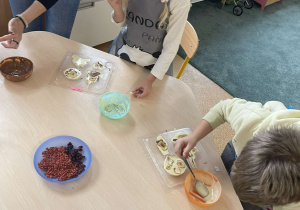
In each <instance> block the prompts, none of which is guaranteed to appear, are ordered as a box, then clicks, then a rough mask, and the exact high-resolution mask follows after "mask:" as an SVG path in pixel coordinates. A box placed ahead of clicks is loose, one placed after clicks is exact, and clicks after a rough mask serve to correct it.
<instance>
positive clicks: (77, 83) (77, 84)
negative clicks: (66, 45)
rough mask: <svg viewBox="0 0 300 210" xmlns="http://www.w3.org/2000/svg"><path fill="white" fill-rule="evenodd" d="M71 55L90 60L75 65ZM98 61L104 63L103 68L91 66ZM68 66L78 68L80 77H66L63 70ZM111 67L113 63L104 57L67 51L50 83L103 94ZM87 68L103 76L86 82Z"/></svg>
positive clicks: (110, 74) (111, 70) (111, 71)
mask: <svg viewBox="0 0 300 210" xmlns="http://www.w3.org/2000/svg"><path fill="white" fill-rule="evenodd" d="M73 55H77V56H78V57H80V58H88V59H90V61H89V62H88V63H87V64H86V65H85V66H83V67H77V66H76V65H75V64H74V63H73V58H72V56H73ZM98 61H100V62H102V63H103V64H104V69H102V70H100V69H97V68H94V67H93V64H94V63H96V62H98ZM68 68H75V69H78V70H80V71H81V73H82V74H81V76H80V78H79V79H76V80H72V79H68V78H67V77H66V76H65V75H64V70H66V69H68ZM113 69H114V65H113V63H112V62H110V61H107V60H105V59H102V58H98V57H93V56H89V55H84V54H81V53H74V52H68V53H67V54H66V56H65V59H64V60H63V62H62V64H61V66H60V67H59V69H58V71H57V72H56V73H55V75H54V77H53V78H52V81H51V82H50V84H51V85H58V86H62V87H66V88H70V89H71V87H74V88H76V89H77V90H78V89H81V90H80V91H85V92H90V93H95V94H103V93H104V92H105V91H106V89H107V86H108V84H109V81H110V79H111V76H112V73H113ZM88 70H92V71H97V72H100V73H101V74H102V75H103V76H102V77H101V78H100V79H99V80H98V81H96V82H94V83H90V84H88V82H87V80H86V76H87V71H88Z"/></svg>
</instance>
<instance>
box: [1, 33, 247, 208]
mask: <svg viewBox="0 0 300 210" xmlns="http://www.w3.org/2000/svg"><path fill="white" fill-rule="evenodd" d="M99 36H101V34H100V35H99ZM67 51H71V52H79V53H83V54H86V55H91V56H95V57H102V58H104V59H106V60H110V61H112V62H113V63H114V65H115V66H116V72H115V75H114V77H113V79H112V80H111V84H110V86H109V91H119V92H122V93H127V92H128V91H129V90H131V89H132V88H133V87H135V86H136V85H137V84H138V83H139V82H140V81H142V80H143V79H144V78H145V77H146V75H147V73H148V72H147V71H146V70H144V69H142V68H140V67H138V66H136V65H133V64H131V63H128V62H125V61H123V60H121V59H119V58H116V57H114V56H112V55H109V54H107V53H104V52H101V51H99V50H96V49H93V48H91V47H88V46H85V45H82V44H79V43H77V42H74V41H72V40H68V39H65V38H62V37H59V36H57V35H54V34H51V33H47V32H32V33H27V34H25V35H24V36H23V40H22V42H21V46H20V47H19V49H17V50H11V49H10V50H8V49H4V48H3V47H2V46H0V60H2V59H4V58H5V57H9V56H17V55H18V56H24V57H27V58H29V59H31V60H32V61H33V64H34V72H33V74H32V76H31V77H30V78H29V79H28V80H26V81H24V82H20V83H13V82H10V81H6V80H4V79H3V77H2V76H1V82H3V83H2V87H1V88H0V96H1V97H0V122H1V126H0V157H1V161H0V167H1V177H0V186H1V190H0V209H31V210H32V209H55V210H58V209H164V210H165V209H201V208H200V207H198V206H195V205H194V204H192V203H191V202H189V201H188V199H187V197H186V195H185V193H184V189H183V187H180V188H177V189H174V190H171V191H170V192H168V193H166V191H165V190H164V187H163V186H162V182H161V180H160V179H161V177H159V176H158V174H157V171H155V169H154V167H153V166H152V165H151V162H149V160H148V158H147V156H146V154H145V151H144V150H143V148H142V146H143V144H142V143H141V141H142V137H143V136H146V135H154V134H157V133H159V132H163V131H164V130H166V129H173V128H181V127H185V126H187V127H190V128H191V129H193V128H194V127H195V126H196V125H197V123H198V122H199V121H200V119H201V113H200V110H199V108H198V107H197V103H196V101H195V98H194V96H193V94H192V91H191V90H190V88H189V87H188V86H187V85H186V84H184V83H183V82H182V81H180V80H177V79H175V78H173V77H168V76H166V77H165V78H164V79H163V80H162V81H156V82H155V85H154V87H153V91H152V94H151V95H150V96H149V97H147V98H144V99H136V98H133V97H131V98H130V99H131V102H132V106H131V110H130V112H129V114H128V115H127V116H126V117H125V118H123V119H120V120H110V119H108V118H106V117H104V116H103V115H101V114H100V111H99V109H98V99H99V95H94V94H89V93H83V92H76V91H72V90H70V89H67V88H61V87H58V86H53V85H50V84H49V82H50V80H51V77H52V76H53V74H54V72H55V71H56V70H57V69H58V68H59V66H60V64H61V62H62V60H63V58H64V56H65V53H66V52H67ZM62 134H65V135H72V136H75V137H78V138H80V139H82V140H83V141H85V142H86V143H87V144H88V145H89V147H90V149H91V151H92V156H93V160H92V164H91V167H90V169H89V170H88V171H87V173H86V174H85V175H84V176H83V177H81V178H80V179H78V180H76V181H73V182H69V183H65V184H57V183H51V182H48V181H46V180H44V179H42V178H41V177H40V176H39V175H38V174H37V173H36V171H35V169H34V166H33V155H34V152H35V150H36V149H37V147H38V146H39V145H40V144H41V143H42V142H43V141H44V140H46V139H47V138H49V137H52V136H56V135H62ZM203 146H204V148H205V149H206V151H207V154H209V158H210V161H211V163H212V164H213V165H214V166H218V167H219V168H220V171H219V172H216V171H211V172H213V173H214V175H215V176H216V177H217V178H218V179H219V180H220V182H221V185H222V189H223V193H222V196H221V198H220V200H219V201H218V202H217V203H216V204H215V205H213V206H211V207H206V208H205V209H218V210H219V209H230V210H233V209H242V207H241V204H240V202H239V200H238V198H237V196H236V194H235V192H234V190H233V187H232V185H231V182H230V179H229V177H228V175H227V174H226V171H225V168H224V166H223V164H222V162H221V159H220V157H219V154H218V152H217V149H216V147H215V145H214V143H213V141H212V139H211V137H210V136H208V137H207V138H206V139H205V140H204V141H203Z"/></svg>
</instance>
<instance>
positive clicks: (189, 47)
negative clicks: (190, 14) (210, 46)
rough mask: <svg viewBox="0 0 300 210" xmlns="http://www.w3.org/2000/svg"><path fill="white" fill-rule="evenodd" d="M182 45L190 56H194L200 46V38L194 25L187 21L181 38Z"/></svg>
mask: <svg viewBox="0 0 300 210" xmlns="http://www.w3.org/2000/svg"><path fill="white" fill-rule="evenodd" d="M180 45H181V47H182V48H183V49H184V51H185V53H186V54H187V56H188V57H189V58H192V57H193V56H194V55H195V53H196V51H197V49H198V46H199V39H198V35H197V32H196V31H195V29H194V27H193V26H192V25H191V24H190V23H189V22H188V21H187V22H186V24H185V28H184V31H183V34H182V38H181V43H180Z"/></svg>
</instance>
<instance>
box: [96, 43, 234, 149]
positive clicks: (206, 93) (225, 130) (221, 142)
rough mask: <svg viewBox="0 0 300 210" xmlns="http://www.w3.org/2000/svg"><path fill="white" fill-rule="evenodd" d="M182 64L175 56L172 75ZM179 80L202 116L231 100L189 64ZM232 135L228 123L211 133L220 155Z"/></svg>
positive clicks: (103, 48)
mask: <svg viewBox="0 0 300 210" xmlns="http://www.w3.org/2000/svg"><path fill="white" fill-rule="evenodd" d="M110 44H111V42H108V43H104V44H101V45H98V46H95V48H97V49H99V50H102V51H105V52H107V51H108V49H109V46H110ZM182 63H183V59H182V58H181V57H180V56H178V55H177V56H176V57H175V60H174V75H176V74H177V72H178V70H179V69H180V66H181V64H182ZM180 80H182V81H183V82H185V83H186V84H187V85H189V87H190V88H191V89H192V91H193V93H194V95H195V98H196V101H197V103H198V105H199V109H200V111H201V112H202V114H203V115H204V114H205V113H206V112H208V111H209V109H210V108H211V107H212V106H214V105H215V104H216V103H218V102H219V101H220V100H224V99H228V98H232V96H231V95H230V94H229V93H227V92H226V91H225V90H223V89H222V88H221V87H219V86H218V85H217V84H215V83H214V82H213V81H211V80H210V79H209V78H207V77H206V76H204V75H203V74H202V73H201V72H200V71H198V70H197V69H196V68H194V67H193V66H192V65H190V64H188V65H187V66H186V68H185V70H184V72H183V74H182V76H181V77H180ZM233 135H234V133H233V131H232V130H231V128H230V126H229V125H228V123H226V124H224V125H222V126H220V127H218V128H217V129H215V130H214V131H213V132H212V137H213V139H214V142H215V144H216V146H217V148H218V151H219V152H220V154H221V153H222V151H223V149H224V147H225V145H226V144H227V142H228V141H229V140H231V139H232V138H233Z"/></svg>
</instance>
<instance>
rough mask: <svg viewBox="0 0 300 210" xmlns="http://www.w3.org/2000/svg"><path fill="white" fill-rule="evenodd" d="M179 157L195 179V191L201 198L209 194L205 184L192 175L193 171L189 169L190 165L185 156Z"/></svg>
mask: <svg viewBox="0 0 300 210" xmlns="http://www.w3.org/2000/svg"><path fill="white" fill-rule="evenodd" d="M181 158H182V160H183V161H184V163H185V164H186V166H187V167H188V168H189V170H190V172H191V173H192V175H193V177H194V179H195V189H196V191H197V192H198V193H199V195H201V196H202V197H203V198H205V197H207V196H208V195H209V191H208V189H207V187H206V185H205V184H204V183H203V182H202V181H200V180H198V179H196V177H195V175H194V173H193V171H192V169H191V167H190V165H189V163H188V161H187V159H186V158H185V157H183V156H182V157H181Z"/></svg>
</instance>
